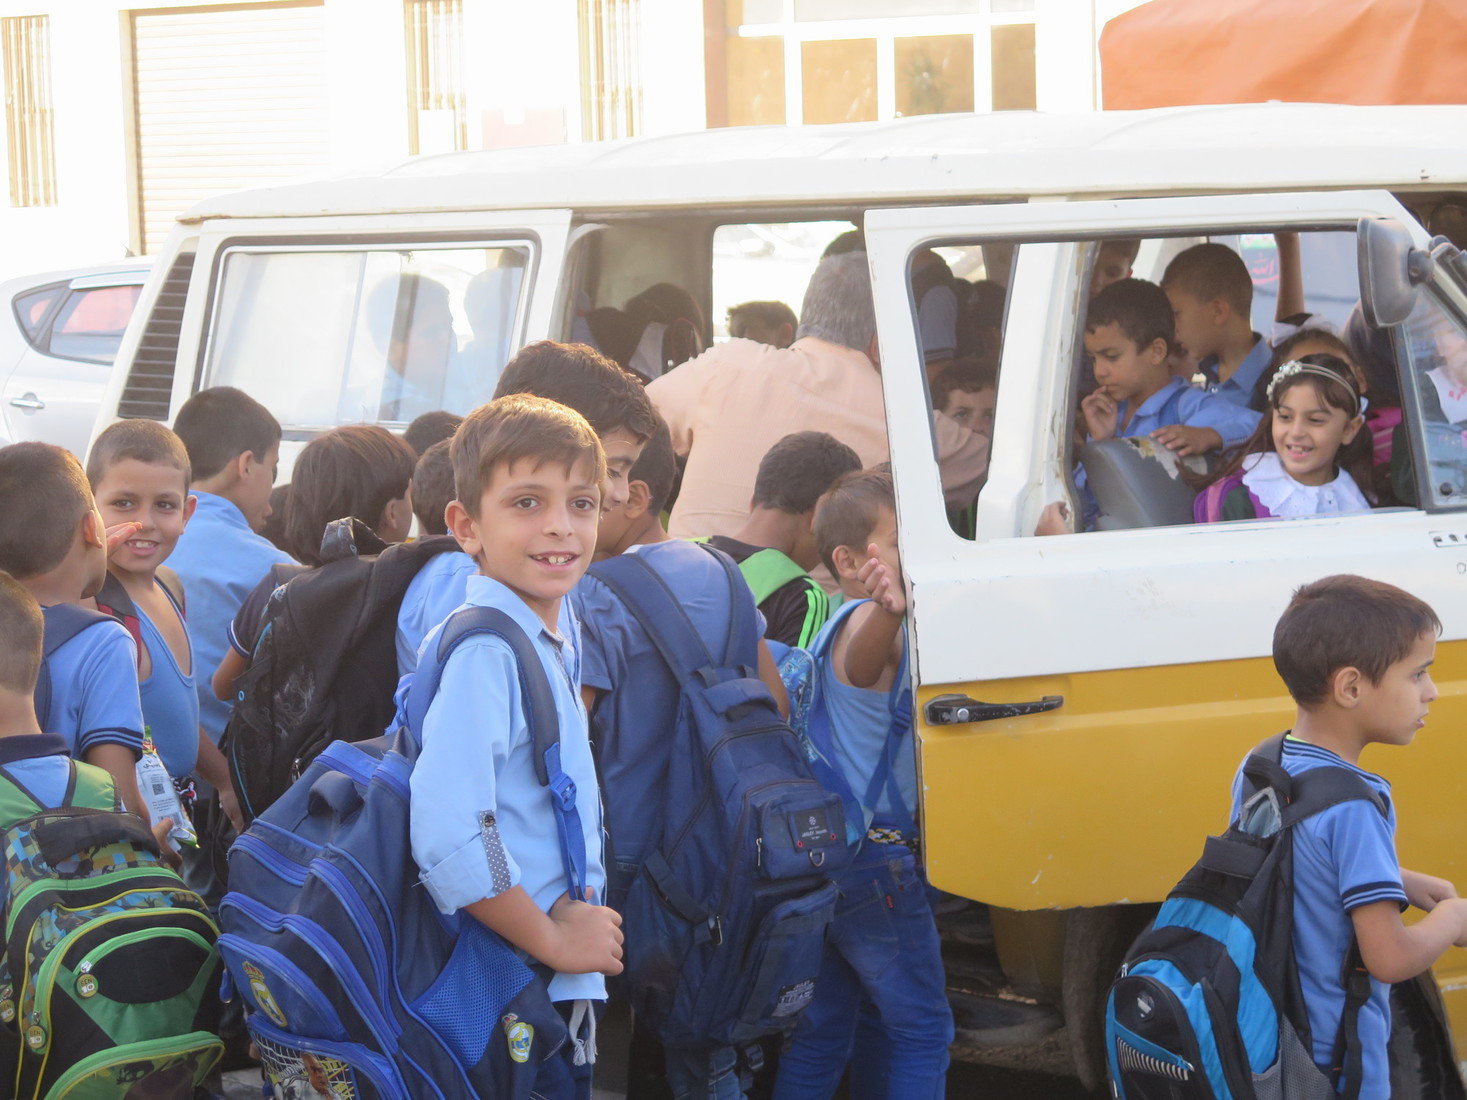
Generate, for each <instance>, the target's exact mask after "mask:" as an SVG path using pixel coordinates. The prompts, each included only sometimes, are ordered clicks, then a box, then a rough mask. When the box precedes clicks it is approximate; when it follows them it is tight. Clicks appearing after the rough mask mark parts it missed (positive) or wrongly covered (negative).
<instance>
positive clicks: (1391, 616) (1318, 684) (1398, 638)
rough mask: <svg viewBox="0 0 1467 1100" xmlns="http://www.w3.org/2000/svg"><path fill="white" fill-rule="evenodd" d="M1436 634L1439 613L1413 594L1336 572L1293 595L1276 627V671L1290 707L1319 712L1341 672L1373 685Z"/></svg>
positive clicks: (1439, 624)
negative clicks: (1292, 704)
mask: <svg viewBox="0 0 1467 1100" xmlns="http://www.w3.org/2000/svg"><path fill="white" fill-rule="evenodd" d="M1441 629H1442V624H1441V620H1440V619H1438V618H1437V615H1436V612H1435V611H1433V610H1432V609H1431V608H1430V607H1429V606H1428V605H1427V604H1426V603H1425V602H1424V601H1423V600H1420V599H1418V598H1417V597H1415V596H1413V595H1411V593H1409V592H1405V591H1403V590H1402V589H1399V588H1397V587H1396V586H1395V585H1393V584H1386V583H1385V582H1383V581H1373V580H1370V579H1369V578H1367V577H1357V576H1355V575H1353V574H1349V573H1341V574H1337V575H1335V576H1332V577H1325V578H1323V579H1321V580H1317V581H1315V582H1314V583H1312V584H1306V585H1304V586H1303V587H1302V588H1300V589H1298V590H1297V591H1296V592H1295V593H1294V598H1293V599H1291V600H1290V601H1289V606H1288V608H1287V610H1285V611H1284V613H1283V616H1282V617H1281V618H1280V619H1279V621H1278V625H1277V626H1276V627H1274V631H1273V664H1274V667H1275V668H1276V669H1278V673H1279V676H1280V677H1281V678H1282V679H1283V681H1284V686H1285V687H1287V688H1288V689H1289V694H1290V695H1291V696H1293V698H1294V702H1296V703H1298V704H1299V705H1300V706H1304V707H1308V706H1316V705H1318V704H1319V703H1322V702H1323V701H1324V700H1325V699H1326V698H1327V697H1328V695H1329V693H1330V678H1331V677H1332V676H1334V674H1335V673H1336V672H1338V671H1339V670H1340V669H1342V668H1358V669H1359V670H1360V671H1361V673H1362V674H1363V675H1364V676H1365V677H1366V679H1368V680H1369V681H1370V682H1371V683H1372V684H1378V683H1380V680H1381V677H1383V676H1384V675H1385V674H1386V670H1387V669H1389V668H1390V667H1391V665H1393V664H1395V663H1396V662H1397V661H1400V660H1402V659H1403V658H1405V657H1406V656H1407V655H1408V654H1409V653H1410V652H1411V647H1412V646H1414V645H1415V644H1416V643H1417V642H1418V641H1420V640H1421V636H1422V635H1423V634H1439V633H1441Z"/></svg>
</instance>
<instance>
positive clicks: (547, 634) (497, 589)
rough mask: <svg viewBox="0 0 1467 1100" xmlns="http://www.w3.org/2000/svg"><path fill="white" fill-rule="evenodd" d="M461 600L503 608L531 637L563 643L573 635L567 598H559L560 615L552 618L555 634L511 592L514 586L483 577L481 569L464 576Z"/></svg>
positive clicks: (482, 605)
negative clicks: (465, 580)
mask: <svg viewBox="0 0 1467 1100" xmlns="http://www.w3.org/2000/svg"><path fill="white" fill-rule="evenodd" d="M464 602H465V603H471V604H475V605H476V606H479V607H494V608H498V609H499V610H500V611H503V612H504V613H505V614H506V615H508V616H509V617H510V618H511V619H513V620H514V621H515V623H516V624H518V626H519V627H520V629H521V630H523V631H524V632H525V633H526V634H528V635H529V636H530V637H531V638H539V637H541V636H543V637H544V638H545V640H546V641H548V642H551V643H553V644H555V645H557V646H560V645H566V644H568V643H570V642H571V640H572V639H573V638H574V637H575V633H574V627H573V626H572V624H573V622H574V620H573V619H572V618H571V612H570V601H569V600H567V599H562V600H561V601H560V616H559V618H558V620H557V622H556V626H557V627H558V629H559V632H560V633H559V635H558V636H557V635H556V634H555V633H554V632H552V631H551V630H549V629H547V628H546V626H545V624H544V623H543V622H541V621H540V616H539V615H536V614H535V612H534V611H532V610H531V609H530V605H529V604H527V603H525V601H524V600H522V599H520V598H519V596H517V595H515V593H514V590H513V589H511V588H510V587H509V585H507V584H505V583H504V582H503V581H497V580H495V579H494V578H493V577H486V576H485V575H484V574H483V573H475V574H473V576H471V577H469V578H468V581H467V584H466V585H465V588H464Z"/></svg>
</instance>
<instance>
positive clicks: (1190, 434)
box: [1151, 424, 1223, 458]
mask: <svg viewBox="0 0 1467 1100" xmlns="http://www.w3.org/2000/svg"><path fill="white" fill-rule="evenodd" d="M1151 438H1152V439H1154V440H1156V441H1157V442H1158V443H1160V444H1161V445H1162V446H1163V447H1165V448H1166V449H1167V450H1169V451H1176V452H1177V454H1179V455H1181V456H1182V457H1184V458H1185V457H1186V456H1188V455H1200V454H1206V453H1207V452H1208V451H1215V450H1217V449H1218V448H1219V447H1221V446H1222V442H1223V441H1222V436H1221V435H1219V434H1218V433H1217V430H1216V429H1214V428H1191V427H1188V426H1187V425H1186V424H1169V425H1168V426H1167V427H1165V428H1157V429H1156V431H1154V432H1152V433H1151Z"/></svg>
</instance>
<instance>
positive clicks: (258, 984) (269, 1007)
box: [244, 962, 290, 1027]
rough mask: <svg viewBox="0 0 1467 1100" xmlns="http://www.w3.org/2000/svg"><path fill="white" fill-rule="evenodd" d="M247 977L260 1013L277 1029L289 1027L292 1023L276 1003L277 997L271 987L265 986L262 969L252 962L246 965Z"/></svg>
mask: <svg viewBox="0 0 1467 1100" xmlns="http://www.w3.org/2000/svg"><path fill="white" fill-rule="evenodd" d="M244 972H245V977H246V978H248V979H249V981H250V992H251V993H253V994H254V995H255V1004H256V1005H258V1006H259V1008H260V1011H261V1012H263V1013H264V1014H265V1015H266V1016H268V1017H269V1018H270V1022H271V1023H272V1024H274V1025H275V1026H277V1027H289V1026H290V1021H289V1020H287V1019H286V1018H285V1013H284V1012H281V1011H280V1006H279V1005H278V1004H276V1003H275V997H274V995H273V994H271V992H270V987H269V986H267V985H266V984H265V975H263V974H261V973H260V968H259V967H257V966H256V965H255V964H254V963H252V962H247V963H245V964H244Z"/></svg>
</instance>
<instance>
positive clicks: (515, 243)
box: [191, 226, 544, 441]
mask: <svg viewBox="0 0 1467 1100" xmlns="http://www.w3.org/2000/svg"><path fill="white" fill-rule="evenodd" d="M460 248H462V249H473V248H522V249H524V250H525V252H526V253H527V256H526V262H525V266H524V275H523V277H522V280H521V283H520V294H519V301H518V302H517V303H516V306H515V317H514V324H513V328H512V333H511V339H510V345H511V347H514V348H518V347H521V346H523V345H524V343H525V332H526V327H527V324H528V319H529V312H530V307H531V303H532V298H533V296H534V292H535V287H536V282H537V279H538V277H539V274H540V265H541V263H542V261H543V252H544V249H543V240H542V238H541V235H540V234H539V233H538V232H537V231H535V230H533V229H530V228H528V227H512V226H506V227H504V229H503V231H499V230H498V228H497V227H495V228H494V229H490V230H488V231H484V230H480V231H466V232H444V233H423V234H403V233H390V234H367V233H352V234H347V235H341V234H320V235H315V234H313V235H310V236H288V235H270V236H249V237H247V236H229V237H223V238H221V239H220V240H218V241H217V242H216V243H215V244H214V247H213V250H212V251H213V255H212V256H211V257H210V267H209V275H208V279H209V283H208V287H209V296H208V301H207V303H206V307H205V310H204V313H203V316H204V318H205V324H204V333H203V339H201V340H199V342H198V347H197V350H196V352H195V359H194V370H193V389H192V391H191V392H193V393H198V392H199V390H200V389H202V388H203V387H204V385H205V382H206V377H205V376H206V374H207V372H208V364H209V359H210V354H211V352H212V350H213V348H214V345H215V341H216V340H217V339H218V334H219V326H218V321H219V309H220V301H221V293H220V292H221V290H222V287H223V280H224V268H225V264H226V262H227V261H228V259H229V257H230V256H231V255H239V254H252V255H283V254H286V253H289V254H302V253H341V252H351V253H361V252H394V251H397V252H422V251H430V250H431V251H452V250H455V249H460ZM374 423H381V424H382V426H384V427H388V428H389V430H390V427H391V426H392V425H395V424H397V423H398V422H397V421H380V422H379V421H374ZM337 426H338V425H336V424H327V425H299V424H296V425H282V430H283V435H282V438H286V439H292V440H302V441H308V440H310V439H313V438H315V437H316V436H317V435H320V434H321V433H323V432H327V431H330V430H331V429H332V428H334V427H337Z"/></svg>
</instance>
